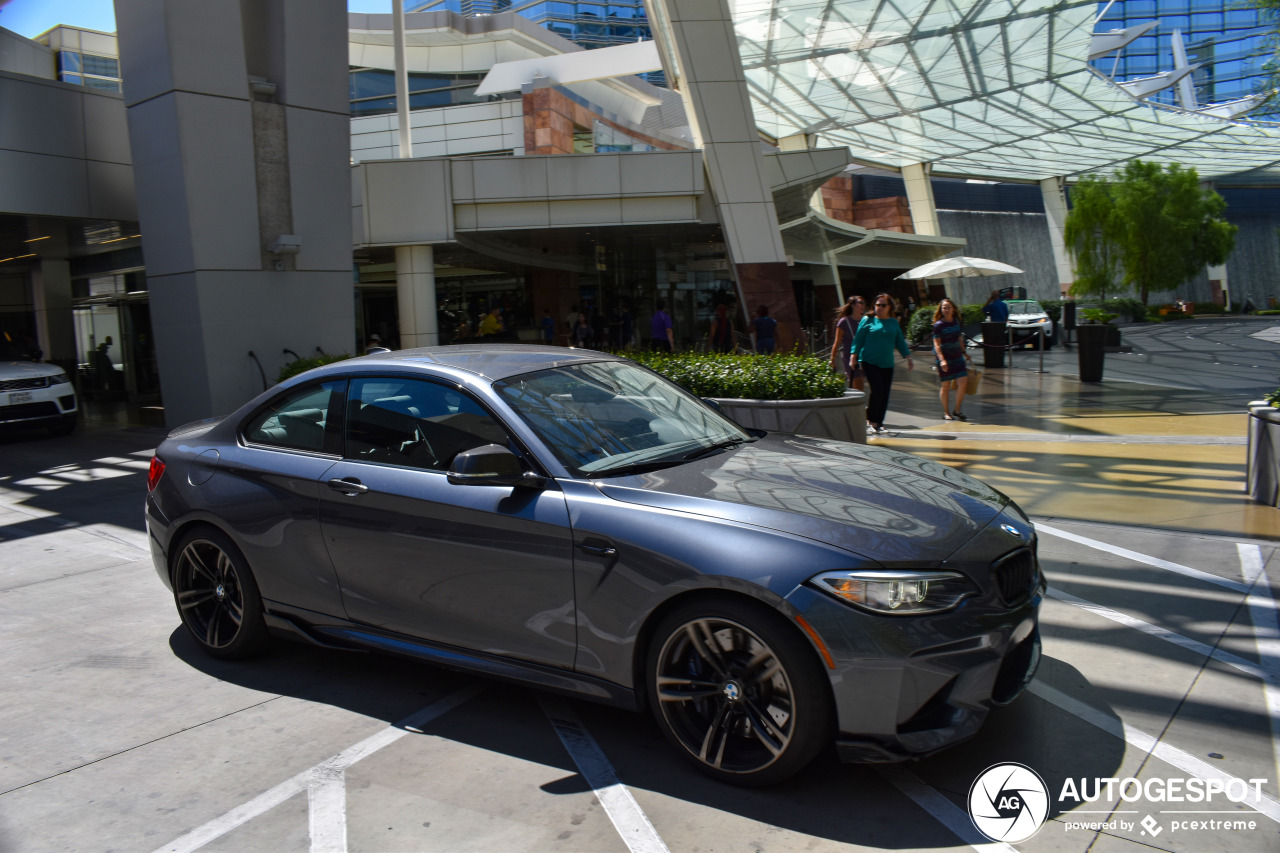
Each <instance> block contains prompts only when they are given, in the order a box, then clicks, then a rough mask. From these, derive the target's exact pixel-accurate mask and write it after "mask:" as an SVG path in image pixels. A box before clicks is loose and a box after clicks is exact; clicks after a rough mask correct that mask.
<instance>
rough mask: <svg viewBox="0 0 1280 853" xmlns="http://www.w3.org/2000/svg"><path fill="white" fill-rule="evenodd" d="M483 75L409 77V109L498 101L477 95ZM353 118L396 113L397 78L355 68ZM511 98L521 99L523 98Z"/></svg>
mask: <svg viewBox="0 0 1280 853" xmlns="http://www.w3.org/2000/svg"><path fill="white" fill-rule="evenodd" d="M483 79H484V75H483V74H462V73H459V74H428V73H419V72H410V73H409V109H411V110H425V109H431V108H434V107H449V106H453V105H455V104H475V103H483V102H487V101H491V100H494V99H495V98H496V97H501V96H493V95H484V96H477V95H476V87H477V86H479V85H480V81H481V80H483ZM349 80H350V94H351V114H352V115H353V116H373V115H383V114H386V113H394V112H395V111H396V76H395V72H394V71H390V70H387V69H383V68H352V69H351V71H350V75H349ZM510 97H519V94H518V93H517V94H515V95H511V96H510Z"/></svg>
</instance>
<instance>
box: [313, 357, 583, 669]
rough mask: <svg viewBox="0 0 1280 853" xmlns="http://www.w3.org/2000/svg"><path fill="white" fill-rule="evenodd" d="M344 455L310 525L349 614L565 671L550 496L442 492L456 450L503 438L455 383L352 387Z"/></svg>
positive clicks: (558, 502)
mask: <svg viewBox="0 0 1280 853" xmlns="http://www.w3.org/2000/svg"><path fill="white" fill-rule="evenodd" d="M345 420H346V428H345V438H346V441H345V452H344V456H343V459H342V461H340V462H338V463H337V464H336V465H334V467H333V468H331V469H330V470H329V471H328V472H327V473H326V474H325V482H323V483H321V484H320V485H321V488H320V493H321V507H320V518H321V527H322V530H323V533H324V537H325V542H326V543H327V545H328V548H329V554H330V556H331V558H332V560H333V565H334V568H335V570H336V571H337V574H338V581H339V584H340V585H341V587H342V596H343V601H344V603H345V605H346V609H347V615H348V617H349V618H350V619H352V620H354V621H357V622H361V623H364V624H367V625H372V626H377V627H379V628H383V629H386V630H388V631H394V632H397V633H400V634H407V635H410V636H413V637H419V638H422V639H426V640H430V641H433V642H437V643H446V644H449V645H454V646H460V647H463V648H467V649H476V650H481V651H485V652H490V653H496V654H501V655H507V656H512V657H516V658H521V659H524V660H529V661H536V662H539V663H545V664H552V665H557V666H565V667H568V666H571V665H572V663H573V656H574V648H575V645H576V634H575V630H574V597H573V558H572V546H571V536H570V529H569V515H568V510H567V508H566V504H565V499H564V495H563V494H562V493H561V492H560V491H559V490H558V489H556V488H554V487H553V488H550V489H542V490H537V489H531V488H512V487H504V486H476V485H466V486H459V485H453V484H451V483H450V482H449V481H448V478H447V476H446V474H445V471H446V470H447V468H448V465H449V463H450V462H451V461H452V459H453V457H454V456H455V455H457V454H458V453H459V452H461V451H463V450H469V449H471V448H474V447H480V446H483V445H486V444H509V442H510V438H509V436H508V434H507V431H506V430H505V428H503V426H502V425H501V424H500V423H499V422H498V421H497V420H496V419H495V418H493V417H492V416H491V415H490V413H489V412H488V411H487V410H486V409H485V408H484V407H483V406H481V405H480V404H479V402H477V401H476V400H475V399H474V398H472V397H471V396H470V395H468V394H466V393H464V392H462V391H460V390H458V389H457V388H456V387H455V386H446V385H443V384H439V383H435V382H431V381H427V380H422V379H410V378H397V377H374V378H358V379H352V380H351V384H350V390H349V393H348V397H347V416H346V419H345Z"/></svg>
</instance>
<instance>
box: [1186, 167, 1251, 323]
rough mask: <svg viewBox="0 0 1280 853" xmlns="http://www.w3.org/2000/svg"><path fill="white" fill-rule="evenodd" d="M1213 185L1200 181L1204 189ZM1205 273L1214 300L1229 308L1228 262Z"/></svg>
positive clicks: (1210, 268) (1209, 182)
mask: <svg viewBox="0 0 1280 853" xmlns="http://www.w3.org/2000/svg"><path fill="white" fill-rule="evenodd" d="M1213 186H1214V185H1213V181H1201V182H1200V188H1201V189H1204V190H1213ZM1205 274H1206V275H1207V276H1208V278H1209V290H1210V292H1211V295H1212V296H1213V298H1214V300H1215V301H1216V302H1217V304H1219V305H1222V306H1223V307H1224V308H1228V309H1229V308H1230V307H1231V289H1230V287H1228V285H1227V266H1226V264H1222V265H1221V266H1209V267H1207V268H1206V269H1205ZM1259 307H1263V306H1259Z"/></svg>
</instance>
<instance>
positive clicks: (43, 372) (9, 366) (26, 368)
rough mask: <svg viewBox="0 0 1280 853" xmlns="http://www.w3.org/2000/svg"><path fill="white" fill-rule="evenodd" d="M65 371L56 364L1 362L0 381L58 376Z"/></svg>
mask: <svg viewBox="0 0 1280 853" xmlns="http://www.w3.org/2000/svg"><path fill="white" fill-rule="evenodd" d="M59 373H65V371H64V370H63V369H62V368H61V367H58V365H56V364H48V363H45V362H40V361H0V380H3V379H35V378H37V377H40V376H57V375H58V374H59Z"/></svg>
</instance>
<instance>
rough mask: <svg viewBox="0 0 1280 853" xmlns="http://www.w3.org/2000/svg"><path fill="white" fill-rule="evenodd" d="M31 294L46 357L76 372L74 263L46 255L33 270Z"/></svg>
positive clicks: (40, 340) (41, 345)
mask: <svg viewBox="0 0 1280 853" xmlns="http://www.w3.org/2000/svg"><path fill="white" fill-rule="evenodd" d="M31 297H32V301H33V302H34V303H35V309H36V338H37V340H38V341H39V344H40V349H42V350H44V360H45V361H50V362H54V363H56V364H59V365H62V366H63V367H67V368H69V370H68V372H71V373H74V370H73V369H71V368H74V366H75V363H76V360H77V357H76V329H75V321H74V319H73V318H72V315H71V264H70V262H69V261H64V260H54V259H48V258H45V259H43V260H41V261H40V265H39V266H38V267H36V268H35V269H33V270H32V272H31Z"/></svg>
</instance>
